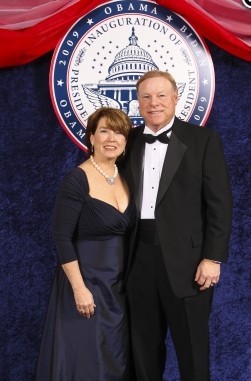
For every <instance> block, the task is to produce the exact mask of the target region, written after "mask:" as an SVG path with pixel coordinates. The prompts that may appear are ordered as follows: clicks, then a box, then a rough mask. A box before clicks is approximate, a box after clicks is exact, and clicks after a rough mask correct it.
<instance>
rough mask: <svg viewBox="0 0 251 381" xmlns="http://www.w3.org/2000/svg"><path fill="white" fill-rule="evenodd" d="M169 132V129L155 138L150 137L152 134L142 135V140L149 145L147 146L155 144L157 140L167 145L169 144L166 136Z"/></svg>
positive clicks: (153, 136)
mask: <svg viewBox="0 0 251 381" xmlns="http://www.w3.org/2000/svg"><path fill="white" fill-rule="evenodd" d="M170 130H171V129H169V130H167V131H164V132H162V134H159V135H157V136H155V135H152V134H143V138H144V140H145V142H146V143H149V144H152V143H154V142H156V140H158V141H159V142H161V143H164V144H168V143H169V137H168V136H167V133H168V132H169V131H170Z"/></svg>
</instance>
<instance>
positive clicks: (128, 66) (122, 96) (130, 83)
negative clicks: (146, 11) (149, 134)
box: [83, 27, 158, 117]
mask: <svg viewBox="0 0 251 381" xmlns="http://www.w3.org/2000/svg"><path fill="white" fill-rule="evenodd" d="M150 70H158V66H157V65H156V64H155V63H154V62H153V59H152V57H151V55H150V54H149V53H148V52H147V51H146V50H144V49H142V48H141V47H140V46H139V45H138V38H137V36H136V35H135V29H134V27H133V28H132V33H131V36H130V37H129V45H127V46H126V47H125V48H123V49H122V50H121V51H120V52H119V53H117V54H116V56H115V58H114V61H113V63H112V64H111V65H110V67H109V69H108V76H107V77H106V78H105V80H101V81H99V83H98V84H95V85H94V84H92V85H91V84H86V85H85V86H83V88H84V87H88V89H89V90H91V91H92V94H93V93H94V92H96V93H97V94H99V95H101V96H102V97H105V98H107V99H111V100H113V101H115V102H117V103H118V106H119V107H120V108H121V109H122V110H123V111H124V112H126V113H127V114H128V116H131V117H139V113H138V107H137V106H138V101H137V94H136V82H137V80H138V79H139V78H140V77H141V76H142V75H143V74H144V73H145V72H146V71H150ZM87 96H88V95H87Z"/></svg>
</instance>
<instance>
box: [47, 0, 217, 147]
mask: <svg viewBox="0 0 251 381" xmlns="http://www.w3.org/2000/svg"><path fill="white" fill-rule="evenodd" d="M149 70H162V71H166V72H169V73H170V74H172V75H173V77H174V78H175V80H176V82H177V85H178V91H179V101H178V105H177V108H176V116H177V117H178V118H180V119H181V120H185V121H189V122H190V123H194V124H197V125H204V124H205V122H206V120H207V118H208V116H209V113H210V110H211V107H212V103H213V97H214V88H215V79H214V68H213V63H212V59H211V56H210V53H209V51H208V48H207V46H206V44H205V42H204V41H203V40H202V38H201V37H200V36H199V35H198V34H197V32H196V31H195V30H194V29H193V28H192V26H191V25H190V24H189V23H188V22H187V21H186V20H185V19H184V18H182V17H181V16H179V15H178V14H176V13H174V12H172V11H170V10H169V9H166V8H164V7H161V6H159V5H157V4H156V3H155V2H152V1H138V0H135V1H123V0H122V1H112V2H107V3H104V4H102V5H100V6H98V7H97V8H95V9H93V10H92V11H91V12H89V13H88V14H85V15H84V16H82V17H81V18H80V19H79V20H78V21H76V22H75V24H74V25H72V27H71V28H70V29H69V30H68V32H67V33H66V35H65V36H64V37H63V38H62V40H61V41H60V42H59V44H58V46H57V47H56V49H55V51H54V55H53V58H52V62H51V68H50V94H51V98H52V103H53V107H54V110H55V112H56V114H57V117H58V119H59V121H60V123H61V125H62V127H63V128H64V130H65V131H66V133H67V134H68V135H69V136H70V138H71V139H73V141H74V142H75V143H76V144H77V145H78V146H79V147H80V148H81V149H83V150H86V146H85V128H86V123H87V119H88V116H89V115H90V114H92V113H93V112H94V111H95V110H97V109H98V108H99V107H102V106H108V107H114V108H119V109H121V110H123V111H124V112H126V113H127V114H128V116H129V117H130V118H131V121H132V124H133V125H134V126H135V127H136V126H138V125H140V124H142V123H143V119H142V118H141V116H140V114H139V110H138V101H137V94H136V82H137V80H138V79H139V78H140V77H141V76H142V75H143V74H144V73H145V72H146V71H149Z"/></svg>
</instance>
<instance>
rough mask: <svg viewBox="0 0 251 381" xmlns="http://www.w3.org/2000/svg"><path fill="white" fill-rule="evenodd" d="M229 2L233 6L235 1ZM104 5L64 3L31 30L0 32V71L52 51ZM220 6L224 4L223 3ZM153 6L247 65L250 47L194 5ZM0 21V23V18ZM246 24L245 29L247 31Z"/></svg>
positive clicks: (82, 0)
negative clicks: (178, 18)
mask: <svg viewBox="0 0 251 381" xmlns="http://www.w3.org/2000/svg"><path fill="white" fill-rule="evenodd" d="M229 1H231V0H229ZM232 1H233V2H235V0H232ZM42 2H43V1H41V3H42ZM106 2H107V1H102V0H90V1H88V2H87V1H86V0H79V1H78V2H76V3H73V5H69V6H68V7H66V2H65V1H64V6H63V7H62V10H60V8H59V9H58V10H57V12H55V13H54V14H53V15H52V16H50V17H46V18H44V19H43V20H42V21H40V22H38V23H36V24H35V25H33V26H30V27H27V28H25V29H18V30H9V29H4V28H2V29H0V46H1V50H0V51H1V53H0V67H10V66H18V65H22V64H26V63H28V62H31V61H33V60H35V59H36V58H38V57H40V56H42V55H44V54H46V53H47V52H49V51H51V50H53V49H54V48H55V46H56V45H57V43H58V42H59V41H60V39H61V38H62V37H63V35H64V34H65V33H66V32H67V30H68V29H69V28H70V27H71V25H72V24H73V23H74V22H75V21H76V20H78V19H79V18H80V17H82V16H83V15H84V14H86V13H88V12H89V11H90V10H91V9H93V8H95V7H96V6H98V5H100V4H103V3H106ZM224 2H225V3H226V0H224ZM69 3H71V4H72V2H69ZM156 3H157V4H159V5H161V6H163V7H165V8H167V9H170V10H172V11H174V12H176V13H178V14H180V15H181V16H183V17H184V18H185V19H186V20H187V21H188V22H189V23H190V24H191V25H192V26H193V27H194V28H195V29H196V31H197V32H198V33H199V34H200V35H201V36H202V37H205V38H207V39H208V40H210V41H212V42H213V43H214V44H215V45H217V46H219V47H220V48H222V49H224V50H226V51H227V52H229V53H231V54H233V55H235V56H237V57H239V58H241V59H244V60H247V61H251V46H249V45H248V44H247V43H245V42H244V41H243V40H241V39H240V38H238V37H236V35H235V34H234V33H233V32H231V31H230V30H229V29H227V28H225V27H223V26H222V24H219V22H217V21H216V19H215V18H214V17H210V14H208V13H207V12H206V11H204V10H203V9H202V8H200V6H198V5H197V4H196V2H195V1H193V0H179V1H177V0H156ZM197 3H198V4H199V3H203V1H201V0H200V1H197ZM211 3H212V1H211ZM213 9H216V8H214V7H213V8H212V9H211V12H212V11H213ZM225 9H226V8H225ZM243 11H245V14H244V15H247V17H250V15H251V11H249V13H247V12H248V11H246V10H243ZM242 13H243V12H242ZM0 14H1V8H0ZM238 14H239V13H238ZM242 17H243V16H242ZM244 17H245V16H244ZM0 21H2V19H1V18H0ZM33 24H34V23H33ZM250 24H251V23H249V24H247V25H249V27H250ZM1 25H2V23H1ZM31 25H32V24H31ZM242 25H243V24H242ZM239 29H240V28H239ZM245 34H246V35H247V36H250V35H251V31H250V30H249V31H243V35H245Z"/></svg>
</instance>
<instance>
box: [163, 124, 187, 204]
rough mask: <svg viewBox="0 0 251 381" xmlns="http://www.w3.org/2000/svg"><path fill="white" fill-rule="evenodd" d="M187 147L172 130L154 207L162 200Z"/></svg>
mask: <svg viewBox="0 0 251 381" xmlns="http://www.w3.org/2000/svg"><path fill="white" fill-rule="evenodd" d="M186 149H187V146H186V145H185V144H184V143H182V142H181V141H180V140H179V138H178V137H177V136H176V135H175V131H173V132H172V135H171V138H170V142H169V144H168V147H167V152H166V156H165V160H164V164H163V169H162V174H161V178H160V183H159V190H158V194H157V200H156V207H157V206H158V204H159V203H160V201H161V200H162V198H163V196H164V195H165V193H166V192H167V190H168V188H169V186H170V184H171V181H172V179H173V177H174V175H175V173H176V171H177V169H178V168H179V165H180V163H181V160H182V158H183V155H184V153H185V151H186Z"/></svg>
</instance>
